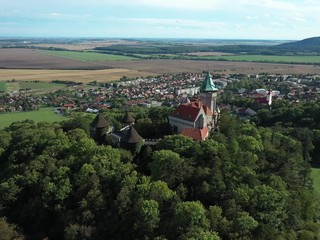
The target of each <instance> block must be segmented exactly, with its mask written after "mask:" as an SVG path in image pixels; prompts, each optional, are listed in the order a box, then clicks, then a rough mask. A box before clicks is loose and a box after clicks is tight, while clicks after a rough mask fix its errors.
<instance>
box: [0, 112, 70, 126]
mask: <svg viewBox="0 0 320 240" xmlns="http://www.w3.org/2000/svg"><path fill="white" fill-rule="evenodd" d="M26 119H30V120H33V121H35V122H57V121H63V120H67V119H68V118H66V117H64V116H61V115H58V114H56V113H54V111H53V110H52V108H40V110H38V111H30V112H14V113H5V114H0V129H3V128H5V127H8V126H10V125H11V123H13V122H17V121H23V120H26Z"/></svg>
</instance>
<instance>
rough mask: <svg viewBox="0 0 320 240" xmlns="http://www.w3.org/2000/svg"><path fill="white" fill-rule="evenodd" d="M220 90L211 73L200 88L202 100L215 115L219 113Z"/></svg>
mask: <svg viewBox="0 0 320 240" xmlns="http://www.w3.org/2000/svg"><path fill="white" fill-rule="evenodd" d="M217 96H218V89H217V88H216V86H215V85H214V83H213V81H212V76H211V74H210V72H208V73H207V75H206V77H205V79H204V80H203V82H202V85H201V87H200V100H201V101H202V102H203V103H204V104H205V105H206V106H208V107H209V108H210V110H211V111H212V112H213V113H215V112H217Z"/></svg>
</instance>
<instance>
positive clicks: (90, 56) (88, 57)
mask: <svg viewBox="0 0 320 240" xmlns="http://www.w3.org/2000/svg"><path fill="white" fill-rule="evenodd" d="M43 53H45V54H48V55H51V56H56V57H62V58H69V59H73V60H80V61H85V62H96V61H125V60H128V61H130V60H134V59H137V58H135V57H129V56H122V55H113V54H104V53H97V52H74V51H43Z"/></svg>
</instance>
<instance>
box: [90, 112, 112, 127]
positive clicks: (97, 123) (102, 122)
mask: <svg viewBox="0 0 320 240" xmlns="http://www.w3.org/2000/svg"><path fill="white" fill-rule="evenodd" d="M90 126H91V127H93V128H105V127H107V126H109V124H108V122H107V120H106V119H105V118H104V117H103V116H102V114H101V113H98V115H97V116H96V118H95V119H94V120H93V121H92V123H90Z"/></svg>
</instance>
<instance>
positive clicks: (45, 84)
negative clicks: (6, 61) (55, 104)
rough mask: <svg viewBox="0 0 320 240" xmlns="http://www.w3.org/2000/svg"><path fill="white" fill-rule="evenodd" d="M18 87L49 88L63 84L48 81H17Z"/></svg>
mask: <svg viewBox="0 0 320 240" xmlns="http://www.w3.org/2000/svg"><path fill="white" fill-rule="evenodd" d="M19 86H20V89H26V88H30V89H51V88H56V87H62V86H63V85H61V84H57V83H49V82H19Z"/></svg>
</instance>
